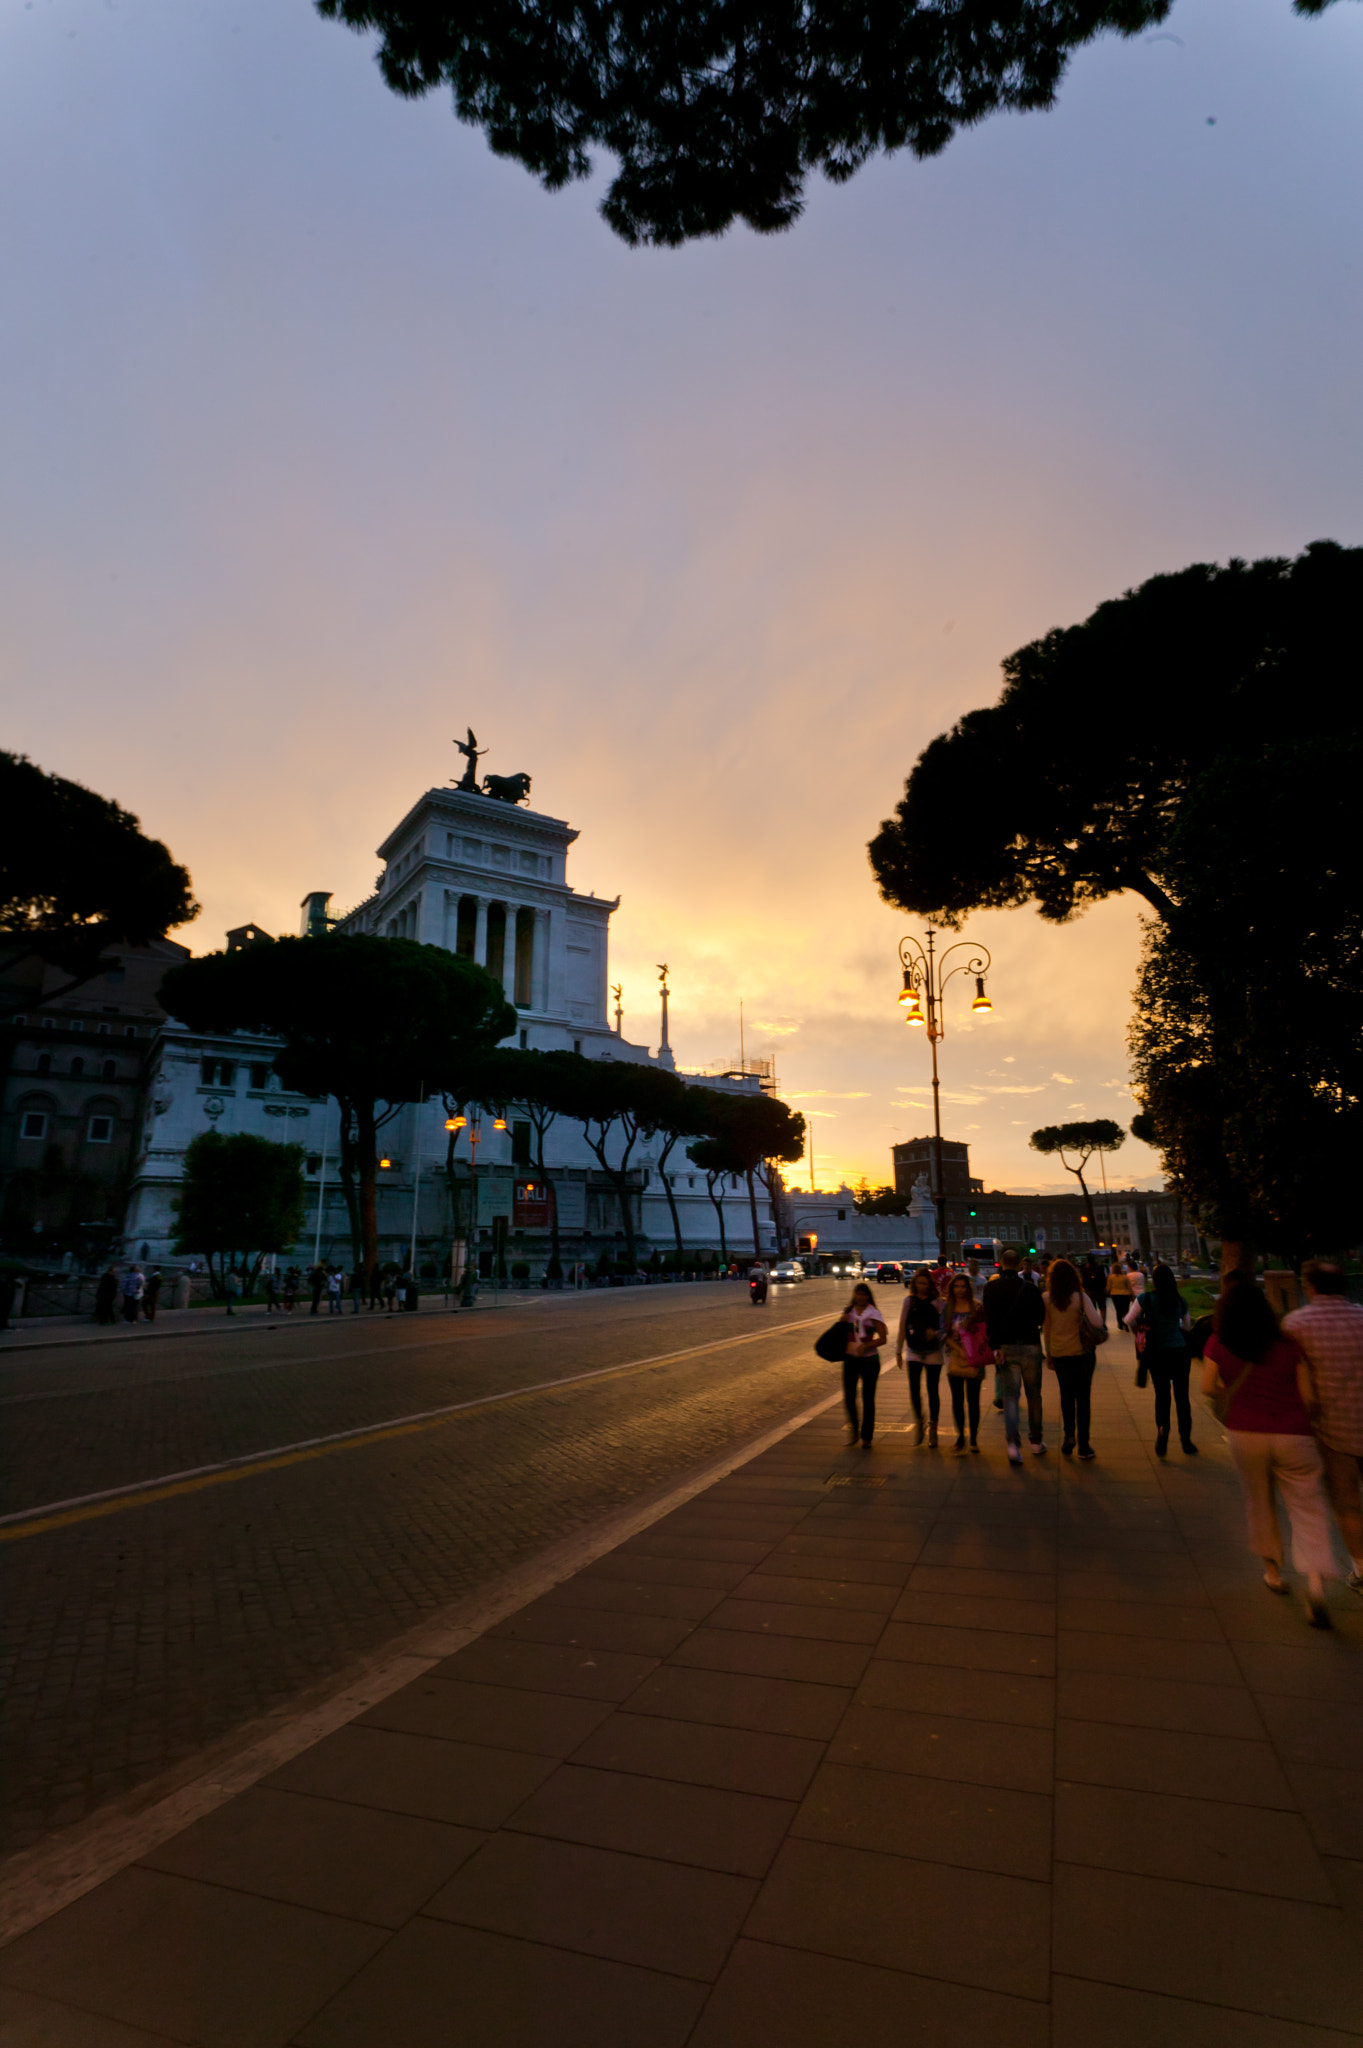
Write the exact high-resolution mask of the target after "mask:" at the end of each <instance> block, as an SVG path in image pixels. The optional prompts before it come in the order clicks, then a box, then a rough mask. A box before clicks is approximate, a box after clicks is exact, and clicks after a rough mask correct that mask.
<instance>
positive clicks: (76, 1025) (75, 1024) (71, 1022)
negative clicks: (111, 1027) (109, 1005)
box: [66, 1017, 107, 1031]
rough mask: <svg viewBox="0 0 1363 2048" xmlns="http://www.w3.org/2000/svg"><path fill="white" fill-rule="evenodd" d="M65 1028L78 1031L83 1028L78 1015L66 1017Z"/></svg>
mask: <svg viewBox="0 0 1363 2048" xmlns="http://www.w3.org/2000/svg"><path fill="white" fill-rule="evenodd" d="M66 1028H67V1030H68V1031H80V1030H83V1028H84V1027H83V1025H82V1024H81V1021H80V1018H79V1017H68V1018H67V1020H66ZM106 1029H107V1027H106Z"/></svg>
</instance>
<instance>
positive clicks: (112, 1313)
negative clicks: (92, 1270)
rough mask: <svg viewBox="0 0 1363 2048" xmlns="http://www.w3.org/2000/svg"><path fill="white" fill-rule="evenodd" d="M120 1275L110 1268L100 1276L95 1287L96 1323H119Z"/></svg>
mask: <svg viewBox="0 0 1363 2048" xmlns="http://www.w3.org/2000/svg"><path fill="white" fill-rule="evenodd" d="M117 1303H118V1274H117V1273H116V1272H115V1271H114V1269H113V1267H112V1266H108V1267H106V1268H105V1270H104V1271H103V1272H102V1273H101V1274H100V1276H99V1280H98V1281H97V1283H96V1286H95V1321H96V1322H97V1323H116V1322H117V1321H118V1307H117Z"/></svg>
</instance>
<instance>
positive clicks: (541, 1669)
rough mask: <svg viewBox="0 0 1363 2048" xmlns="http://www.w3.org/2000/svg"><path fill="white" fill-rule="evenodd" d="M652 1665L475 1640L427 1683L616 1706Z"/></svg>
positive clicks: (619, 1655) (609, 1654) (618, 1655)
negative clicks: (458, 1682)
mask: <svg viewBox="0 0 1363 2048" xmlns="http://www.w3.org/2000/svg"><path fill="white" fill-rule="evenodd" d="M656 1664H657V1659H656V1658H654V1657H635V1656H630V1655H629V1654H628V1653H625V1652H622V1651H619V1650H599V1649H596V1648H594V1647H593V1648H587V1647H584V1646H583V1645H582V1644H580V1643H527V1642H518V1641H516V1639H515V1638H514V1637H510V1636H480V1637H479V1638H478V1640H477V1642H475V1643H470V1644H469V1645H468V1647H467V1649H464V1650H458V1651H456V1653H455V1655H454V1656H453V1657H446V1658H445V1660H444V1662H443V1663H441V1664H437V1665H435V1666H434V1668H433V1669H432V1672H431V1676H432V1678H456V1679H466V1680H468V1682H469V1683H470V1684H472V1685H509V1686H515V1687H518V1688H520V1689H521V1690H523V1691H526V1692H552V1693H558V1694H560V1695H561V1696H562V1697H564V1698H569V1699H587V1700H622V1699H624V1698H625V1697H626V1695H627V1694H629V1693H631V1692H632V1691H633V1690H634V1688H635V1686H636V1685H638V1684H639V1682H640V1680H641V1679H644V1678H647V1676H648V1674H649V1672H650V1671H652V1670H654V1669H655V1667H656Z"/></svg>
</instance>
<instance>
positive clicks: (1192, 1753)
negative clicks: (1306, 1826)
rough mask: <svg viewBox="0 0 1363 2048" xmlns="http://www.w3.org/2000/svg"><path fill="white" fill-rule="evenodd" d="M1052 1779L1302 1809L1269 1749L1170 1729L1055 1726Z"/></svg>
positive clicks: (1107, 1724) (1263, 1744)
mask: <svg viewBox="0 0 1363 2048" xmlns="http://www.w3.org/2000/svg"><path fill="white" fill-rule="evenodd" d="M1055 1775H1056V1777H1057V1778H1071V1779H1073V1780H1075V1782H1076V1783H1080V1784H1089V1785H1120V1786H1123V1787H1125V1788H1126V1789H1127V1790H1128V1791H1131V1792H1172V1793H1177V1794H1180V1795H1182V1796H1184V1797H1186V1798H1189V1799H1225V1800H1229V1801H1230V1802H1231V1803H1232V1804H1240V1805H1243V1806H1276V1807H1279V1808H1282V1809H1283V1810H1284V1811H1291V1810H1292V1809H1294V1808H1295V1807H1296V1805H1297V1799H1296V1797H1295V1796H1294V1794H1293V1791H1292V1788H1291V1787H1290V1786H1289V1784H1288V1782H1287V1780H1286V1778H1285V1777H1284V1776H1283V1771H1282V1766H1281V1764H1280V1763H1279V1762H1278V1759H1277V1757H1276V1756H1275V1754H1274V1752H1273V1750H1272V1748H1271V1747H1270V1746H1269V1744H1268V1743H1267V1742H1242V1741H1240V1740H1238V1739H1237V1738H1235V1737H1231V1736H1219V1735H1189V1734H1187V1733H1184V1732H1181V1731H1178V1730H1175V1729H1171V1728H1139V1727H1130V1726H1128V1727H1118V1726H1116V1725H1115V1724H1113V1723H1111V1722H1103V1721H1065V1720H1060V1721H1057V1723H1056V1731H1055Z"/></svg>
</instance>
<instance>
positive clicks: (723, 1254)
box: [705, 1173, 729, 1266]
mask: <svg viewBox="0 0 1363 2048" xmlns="http://www.w3.org/2000/svg"><path fill="white" fill-rule="evenodd" d="M716 1179H718V1180H719V1183H720V1186H721V1188H722V1187H723V1184H724V1177H723V1175H722V1174H720V1175H717V1176H716V1175H713V1174H708V1173H707V1174H706V1176H705V1185H706V1186H707V1187H708V1188H709V1190H710V1200H711V1201H712V1202H713V1203H714V1205H715V1214H716V1216H718V1218H719V1256H720V1258H721V1259H722V1260H723V1261H724V1263H725V1265H726V1266H727V1265H728V1263H729V1245H728V1240H727V1239H726V1238H725V1235H724V1196H723V1195H722V1194H720V1195H719V1196H716V1194H715V1181H716Z"/></svg>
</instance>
